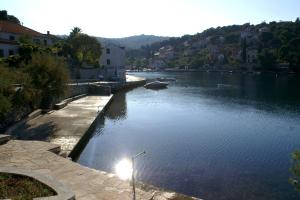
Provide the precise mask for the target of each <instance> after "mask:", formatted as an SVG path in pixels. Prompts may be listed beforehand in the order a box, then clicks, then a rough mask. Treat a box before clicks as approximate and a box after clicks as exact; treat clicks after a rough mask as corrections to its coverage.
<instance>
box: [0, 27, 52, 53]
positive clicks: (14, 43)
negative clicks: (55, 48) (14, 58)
mask: <svg viewBox="0 0 300 200" xmlns="http://www.w3.org/2000/svg"><path fill="white" fill-rule="evenodd" d="M22 36H28V37H29V38H31V40H32V42H33V43H36V44H40V45H45V46H48V45H52V44H53V40H52V37H51V36H50V32H49V31H48V32H47V34H42V33H39V32H37V31H35V30H32V29H30V28H27V27H25V26H22V25H20V24H17V23H14V22H9V21H0V57H8V56H10V55H16V54H18V52H19V46H20V45H19V39H20V37H22Z"/></svg>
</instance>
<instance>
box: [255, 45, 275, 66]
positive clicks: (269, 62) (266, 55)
mask: <svg viewBox="0 0 300 200" xmlns="http://www.w3.org/2000/svg"><path fill="white" fill-rule="evenodd" d="M258 60H259V62H260V64H261V66H262V67H263V68H265V69H273V68H274V66H275V64H276V56H275V54H274V52H273V51H272V50H271V49H266V48H265V49H263V50H262V52H261V53H259V54H258Z"/></svg>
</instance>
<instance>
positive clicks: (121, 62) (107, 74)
mask: <svg viewBox="0 0 300 200" xmlns="http://www.w3.org/2000/svg"><path fill="white" fill-rule="evenodd" d="M102 48H103V50H102V56H101V58H100V60H99V63H100V66H102V67H104V69H103V76H104V78H105V79H106V80H110V81H126V72H125V48H124V47H120V46H117V45H115V44H111V43H102Z"/></svg>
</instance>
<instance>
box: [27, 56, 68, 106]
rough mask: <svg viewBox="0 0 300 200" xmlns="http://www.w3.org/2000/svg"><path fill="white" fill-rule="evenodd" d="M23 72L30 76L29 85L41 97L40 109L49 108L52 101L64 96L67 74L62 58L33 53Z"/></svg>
mask: <svg viewBox="0 0 300 200" xmlns="http://www.w3.org/2000/svg"><path fill="white" fill-rule="evenodd" d="M25 72H26V73H28V74H30V76H31V80H32V82H31V83H32V85H33V86H34V87H35V89H36V90H37V93H38V94H39V95H40V97H41V106H42V107H44V108H47V107H49V106H51V103H52V101H53V99H55V98H59V97H62V96H64V95H65V94H66V92H67V83H68V82H69V72H68V68H67V64H66V62H65V61H64V60H63V58H60V57H57V56H54V55H51V54H46V53H34V54H32V59H31V61H30V62H29V63H28V65H27V66H25Z"/></svg>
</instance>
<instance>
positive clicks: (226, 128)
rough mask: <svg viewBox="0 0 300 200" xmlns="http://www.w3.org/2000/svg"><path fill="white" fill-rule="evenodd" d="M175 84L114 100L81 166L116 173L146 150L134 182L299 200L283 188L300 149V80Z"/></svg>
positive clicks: (204, 77) (212, 78) (186, 79)
mask: <svg viewBox="0 0 300 200" xmlns="http://www.w3.org/2000/svg"><path fill="white" fill-rule="evenodd" d="M136 75H139V76H144V77H148V78H155V77H175V78H176V79H177V81H176V82H174V83H171V84H170V86H169V88H168V89H165V90H159V91H153V90H146V89H144V88H142V87H141V88H137V89H134V90H131V91H128V92H123V93H118V94H117V95H116V96H115V99H114V101H113V102H112V104H111V106H110V108H109V109H108V112H107V114H106V115H105V117H104V118H103V120H100V122H99V123H98V125H97V128H96V130H95V133H94V135H93V136H92V138H91V139H90V141H89V142H88V144H87V146H86V147H85V149H84V150H83V152H82V153H81V155H80V157H79V159H78V162H79V163H80V164H83V165H86V166H89V167H92V168H95V169H100V170H105V171H109V172H114V167H115V164H116V163H117V162H118V161H119V160H121V159H122V158H124V157H130V156H131V155H134V154H135V153H138V152H140V151H142V150H146V152H147V154H146V156H144V157H142V158H139V159H138V161H137V171H138V174H137V178H138V180H141V181H143V182H146V183H150V184H153V185H156V186H160V187H164V188H167V189H171V190H175V191H177V192H181V193H184V194H188V195H193V196H197V197H200V198H203V199H206V200H221V199H222V200H223V199H226V200H227V199H228V200H242V199H247V200H249V199H250V200H251V199H255V200H260V199H261V200H270V199H274V200H275V199H276V200H287V199H289V200H296V199H300V195H299V194H298V193H297V192H296V191H295V190H294V188H293V187H292V186H291V185H290V183H289V182H288V179H289V177H290V173H289V168H290V165H291V153H292V152H293V151H294V150H296V149H300V123H299V122H300V92H299V87H300V79H299V77H295V76H287V75H286V76H279V77H276V76H275V75H272V74H266V75H242V74H221V73H137V74H136Z"/></svg>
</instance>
